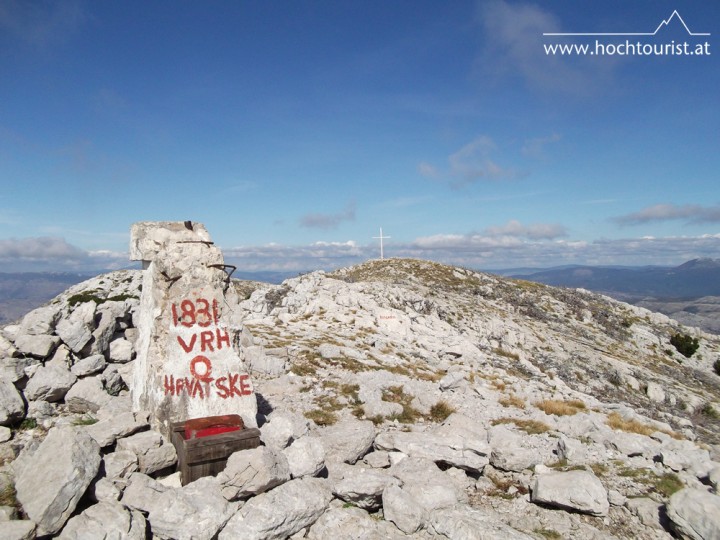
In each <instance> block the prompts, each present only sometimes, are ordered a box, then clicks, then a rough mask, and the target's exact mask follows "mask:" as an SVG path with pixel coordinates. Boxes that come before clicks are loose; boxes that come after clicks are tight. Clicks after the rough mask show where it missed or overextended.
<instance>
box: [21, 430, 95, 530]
mask: <svg viewBox="0 0 720 540" xmlns="http://www.w3.org/2000/svg"><path fill="white" fill-rule="evenodd" d="M99 467H100V447H99V446H98V444H97V443H96V442H95V441H94V440H93V439H92V438H91V437H90V436H89V435H87V434H86V433H84V432H83V431H82V430H79V429H74V428H71V427H63V428H54V429H51V430H50V432H49V433H48V435H47V437H46V438H45V440H44V441H43V442H42V443H41V444H40V446H39V448H38V449H37V451H36V452H35V453H34V454H33V455H32V456H31V457H29V458H28V460H27V461H25V463H24V466H22V467H20V469H19V470H18V471H16V482H15V489H16V490H17V499H18V501H20V503H21V504H22V506H23V509H24V511H25V512H26V514H27V515H28V517H29V518H30V519H31V520H33V521H34V522H36V523H37V524H38V533H39V534H54V533H56V532H58V531H59V530H60V529H61V528H62V527H63V525H64V524H65V522H66V521H67V519H68V518H69V517H70V515H71V514H72V513H73V511H74V510H75V506H76V505H77V503H78V501H79V500H80V498H81V497H82V495H83V494H84V493H85V490H86V489H87V487H88V486H89V485H90V482H91V481H92V480H93V478H95V475H96V474H97V472H98V469H99Z"/></svg>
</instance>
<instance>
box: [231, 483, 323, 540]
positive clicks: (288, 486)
mask: <svg viewBox="0 0 720 540" xmlns="http://www.w3.org/2000/svg"><path fill="white" fill-rule="evenodd" d="M331 499H332V493H330V490H329V489H328V487H327V486H326V484H325V482H324V481H323V480H320V479H318V478H308V477H305V478H299V479H297V480H291V481H289V482H287V483H285V484H283V485H281V486H279V487H277V488H275V489H273V490H271V491H268V492H267V493H262V494H260V495H258V496H257V497H253V498H252V499H250V500H249V501H248V502H247V503H246V504H245V506H243V507H242V508H241V509H240V510H239V511H238V512H237V513H236V514H235V515H234V516H233V517H232V518H230V521H228V523H227V525H226V526H225V528H224V529H223V530H222V531H220V535H219V537H218V540H236V539H239V538H242V539H243V540H274V539H282V538H287V537H289V536H292V535H293V534H295V533H297V532H298V531H300V530H302V529H304V528H305V527H307V526H309V525H312V524H313V523H315V521H316V520H317V519H318V518H319V517H320V516H321V515H322V514H323V512H325V510H327V508H328V505H329V504H330V500H331Z"/></svg>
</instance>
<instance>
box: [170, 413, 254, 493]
mask: <svg viewBox="0 0 720 540" xmlns="http://www.w3.org/2000/svg"><path fill="white" fill-rule="evenodd" d="M172 443H173V446H175V450H176V451H177V455H178V469H179V470H180V474H181V481H182V485H183V486H184V485H186V484H189V483H190V482H193V481H194V480H197V479H198V478H202V477H203V476H215V475H217V474H218V473H219V472H220V471H222V470H223V469H224V468H225V465H226V464H227V460H228V458H229V457H230V455H232V454H233V453H234V452H237V451H238V450H246V449H248V448H257V447H258V446H260V430H259V429H257V428H244V429H241V430H239V431H231V432H228V433H220V434H217V435H210V436H207V437H202V438H199V439H186V438H185V422H175V423H174V424H173V431H172Z"/></svg>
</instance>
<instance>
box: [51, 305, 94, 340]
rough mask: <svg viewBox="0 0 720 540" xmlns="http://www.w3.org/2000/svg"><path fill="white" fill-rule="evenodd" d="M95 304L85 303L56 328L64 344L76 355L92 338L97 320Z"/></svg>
mask: <svg viewBox="0 0 720 540" xmlns="http://www.w3.org/2000/svg"><path fill="white" fill-rule="evenodd" d="M95 307H96V304H95V302H92V301H90V302H83V303H82V304H79V305H78V306H76V307H75V309H74V310H73V312H72V313H71V314H70V315H69V316H68V317H66V318H64V319H62V320H61V321H60V322H59V323H58V324H57V327H56V328H55V333H56V334H57V335H58V336H60V338H61V339H62V340H63V343H65V345H67V346H68V347H70V349H71V350H72V351H73V352H74V353H79V352H80V351H82V350H83V347H85V345H87V344H88V342H89V341H90V339H91V338H92V332H93V330H94V318H95Z"/></svg>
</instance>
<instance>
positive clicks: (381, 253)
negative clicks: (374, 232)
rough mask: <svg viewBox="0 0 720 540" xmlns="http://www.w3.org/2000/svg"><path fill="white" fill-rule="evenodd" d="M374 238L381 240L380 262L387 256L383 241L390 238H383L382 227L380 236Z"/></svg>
mask: <svg viewBox="0 0 720 540" xmlns="http://www.w3.org/2000/svg"><path fill="white" fill-rule="evenodd" d="M373 238H375V239H378V238H379V239H380V260H381V261H382V260H383V259H384V258H385V255H384V253H383V240H384V239H386V238H390V236H383V233H382V227H380V236H373Z"/></svg>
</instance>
